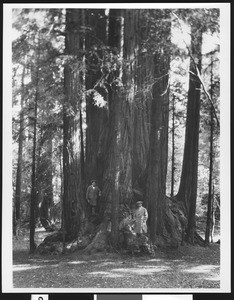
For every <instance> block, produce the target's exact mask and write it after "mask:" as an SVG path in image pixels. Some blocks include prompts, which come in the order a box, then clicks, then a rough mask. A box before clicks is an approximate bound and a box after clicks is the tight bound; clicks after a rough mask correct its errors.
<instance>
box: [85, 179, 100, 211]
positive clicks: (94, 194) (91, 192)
mask: <svg viewBox="0 0 234 300" xmlns="http://www.w3.org/2000/svg"><path fill="white" fill-rule="evenodd" d="M98 196H101V191H100V189H99V187H98V186H97V185H96V180H92V181H91V185H90V186H89V187H88V188H87V192H86V200H87V202H88V203H89V205H90V206H91V214H92V215H95V213H96V207H97V198H98Z"/></svg>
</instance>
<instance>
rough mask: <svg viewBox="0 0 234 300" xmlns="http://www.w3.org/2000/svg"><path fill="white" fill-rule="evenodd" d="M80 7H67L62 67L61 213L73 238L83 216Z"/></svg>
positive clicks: (67, 230)
mask: <svg viewBox="0 0 234 300" xmlns="http://www.w3.org/2000/svg"><path fill="white" fill-rule="evenodd" d="M81 17H82V16H81V10H76V9H67V10H66V38H65V54H66V55H69V56H70V57H72V62H70V63H69V62H67V63H66V65H65V68H64V91H65V102H64V105H63V175H64V176H63V179H64V187H63V188H64V194H63V214H64V218H63V219H64V229H65V232H66V240H72V239H73V238H76V237H77V235H78V232H79V231H80V230H81V228H82V221H83V218H84V215H83V213H84V197H83V190H82V185H81V184H82V178H81V132H80V104H81V97H82V95H81V93H82V87H81V83H80V76H81V74H80V71H79V69H77V68H76V67H75V64H74V63H75V61H76V60H81V55H80V53H79V49H80V46H81V45H80V44H81V36H80V30H81V25H82V23H81V20H82V18H81Z"/></svg>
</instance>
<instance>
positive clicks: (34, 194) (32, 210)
mask: <svg viewBox="0 0 234 300" xmlns="http://www.w3.org/2000/svg"><path fill="white" fill-rule="evenodd" d="M38 68H39V66H38V57H37V62H36V79H35V88H36V93H35V100H34V115H33V119H34V122H33V149H32V175H31V201H30V236H29V243H30V252H31V253H33V252H34V250H35V249H36V245H35V241H34V235H35V203H36V197H37V188H36V148H37V107H38V96H39V95H38V81H39V78H38V72H39V70H38Z"/></svg>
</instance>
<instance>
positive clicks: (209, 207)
mask: <svg viewBox="0 0 234 300" xmlns="http://www.w3.org/2000/svg"><path fill="white" fill-rule="evenodd" d="M210 85H211V92H210V96H211V99H212V94H213V74H212V64H211V82H210ZM213 119H214V118H213V108H212V107H210V167H209V192H208V203H207V221H206V233H205V242H206V244H209V243H210V241H211V230H212V219H213V209H212V206H213V205H212V202H213V193H212V185H213V138H214V137H213V136H214V120H213Z"/></svg>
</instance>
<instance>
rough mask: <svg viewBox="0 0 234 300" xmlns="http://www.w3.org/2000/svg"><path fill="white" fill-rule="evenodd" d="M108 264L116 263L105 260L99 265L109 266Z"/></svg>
mask: <svg viewBox="0 0 234 300" xmlns="http://www.w3.org/2000/svg"><path fill="white" fill-rule="evenodd" d="M110 265H116V262H113V261H106V262H103V263H102V264H100V265H99V267H105V266H110Z"/></svg>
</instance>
